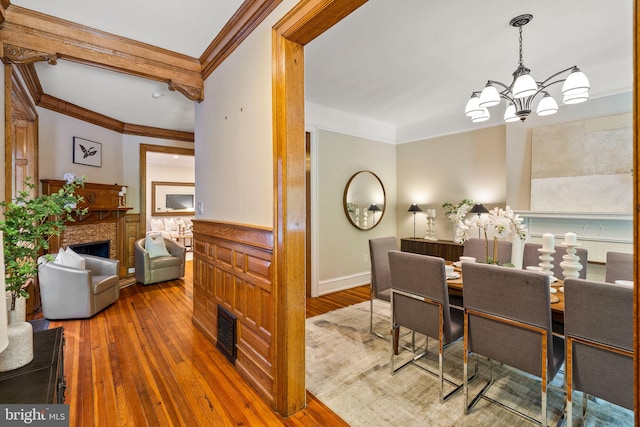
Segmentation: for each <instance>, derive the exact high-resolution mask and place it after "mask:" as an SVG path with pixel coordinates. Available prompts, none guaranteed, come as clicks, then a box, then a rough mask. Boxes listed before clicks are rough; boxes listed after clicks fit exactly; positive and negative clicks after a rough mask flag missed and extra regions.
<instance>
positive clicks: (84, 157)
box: [73, 136, 102, 168]
mask: <svg viewBox="0 0 640 427" xmlns="http://www.w3.org/2000/svg"><path fill="white" fill-rule="evenodd" d="M73 163H77V164H79V165H87V166H93V167H97V168H101V167H102V143H100V142H95V141H90V140H88V139H84V138H80V137H77V136H74V137H73Z"/></svg>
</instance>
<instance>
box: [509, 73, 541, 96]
mask: <svg viewBox="0 0 640 427" xmlns="http://www.w3.org/2000/svg"><path fill="white" fill-rule="evenodd" d="M537 91H538V84H537V83H536V81H535V80H533V77H531V75H530V74H529V73H527V74H521V75H520V76H518V78H517V79H516V81H515V83H514V84H513V97H514V98H526V97H527V96H531V95H533V94H535V93H536V92H537Z"/></svg>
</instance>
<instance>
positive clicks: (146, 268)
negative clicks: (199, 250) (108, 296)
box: [133, 239, 187, 285]
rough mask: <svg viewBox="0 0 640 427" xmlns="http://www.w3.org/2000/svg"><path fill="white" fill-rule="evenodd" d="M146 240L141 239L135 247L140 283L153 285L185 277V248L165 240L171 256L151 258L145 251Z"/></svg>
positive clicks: (137, 277) (137, 276)
mask: <svg viewBox="0 0 640 427" xmlns="http://www.w3.org/2000/svg"><path fill="white" fill-rule="evenodd" d="M145 240H146V239H140V240H138V241H136V242H135V243H134V245H133V249H134V256H135V263H136V280H137V281H138V282H140V283H142V284H143V285H151V284H153V283H159V282H166V281H167V280H173V279H179V278H181V277H184V268H185V262H186V252H187V250H186V248H185V247H184V246H182V245H181V244H180V243H178V242H176V241H174V240H170V239H164V243H165V246H166V247H167V251H169V254H170V256H160V257H155V258H151V257H150V256H149V252H147V251H146V249H145Z"/></svg>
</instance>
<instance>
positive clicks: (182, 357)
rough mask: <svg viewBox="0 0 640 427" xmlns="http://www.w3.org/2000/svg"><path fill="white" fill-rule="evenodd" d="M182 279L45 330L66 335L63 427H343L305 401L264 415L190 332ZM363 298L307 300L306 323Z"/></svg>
mask: <svg viewBox="0 0 640 427" xmlns="http://www.w3.org/2000/svg"><path fill="white" fill-rule="evenodd" d="M187 271H188V272H187V277H185V279H184V280H174V281H170V282H166V283H161V284H156V285H150V286H142V285H139V284H136V285H133V286H129V287H127V288H124V289H122V290H121V294H120V299H119V300H118V302H117V303H116V304H114V305H113V306H111V307H109V308H107V309H106V310H104V311H103V312H101V313H99V314H98V315H96V316H94V317H93V318H91V319H87V320H71V321H51V323H50V327H57V326H63V327H64V330H65V338H66V346H65V375H66V381H67V392H66V403H68V404H69V405H70V425H71V426H79V427H80V426H81V427H84V426H99V427H102V426H171V425H177V426H233V425H235V426H240V425H242V426H263V425H264V426H266V425H268V426H278V425H281V426H346V425H347V424H346V423H345V422H344V421H343V420H342V419H340V418H339V417H338V416H337V415H336V414H334V413H333V412H332V411H331V410H330V409H329V408H327V407H326V406H324V405H323V404H322V403H321V402H320V401H318V400H317V399H316V398H315V397H314V396H313V395H311V394H310V393H307V407H306V408H305V409H304V410H302V411H299V412H297V413H296V414H294V415H292V416H290V417H288V418H286V419H285V418H283V417H281V416H280V415H279V414H277V413H275V412H274V411H272V410H271V408H270V407H269V406H268V405H267V404H266V403H264V402H263V401H262V400H261V399H260V397H259V396H258V395H257V394H256V393H255V391H254V390H253V389H252V388H251V387H250V386H249V385H248V384H246V383H245V382H244V381H243V380H242V378H241V377H240V375H239V374H238V373H237V372H236V370H235V369H234V368H233V366H232V365H231V364H230V363H229V362H228V361H227V359H225V358H224V356H223V355H222V354H221V353H220V352H219V351H218V350H217V349H216V348H215V347H214V345H213V344H212V343H211V342H210V341H208V340H207V339H206V338H205V337H204V335H203V334H202V333H200V331H199V330H198V329H196V328H195V327H194V325H193V324H192V323H191V314H192V310H193V288H192V275H191V272H192V268H191V263H188V266H187ZM368 298H369V287H368V286H361V287H359V288H355V289H352V290H348V291H344V292H339V293H335V294H331V295H327V296H323V297H320V298H313V299H309V298H308V299H307V316H308V317H309V316H314V315H317V314H321V313H325V312H327V311H331V310H335V309H336V308H340V307H344V306H347V305H351V304H355V303H358V302H361V301H366V300H367V299H368Z"/></svg>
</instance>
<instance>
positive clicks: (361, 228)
mask: <svg viewBox="0 0 640 427" xmlns="http://www.w3.org/2000/svg"><path fill="white" fill-rule="evenodd" d="M360 174H371V175H372V176H373V177H374V178H375V179H376V180H377V181H378V183H379V184H380V188H381V189H382V197H383V199H384V205H383V206H382V210H381V213H380V218H378V221H376V223H375V224H373V225H372V226H371V227H367V228H364V227H361V226H359V225H357V224H356V223H355V222H354V221H353V218H351V215H350V214H349V209H348V208H347V193H348V192H349V187H350V186H351V182H352V181H353V180H354V179H355V178H356V177H357V176H358V175H360ZM342 208H343V210H344V214H345V216H346V217H347V219H348V220H349V223H350V224H351V225H353V226H354V227H355V228H357V229H358V230H362V231H367V230H372V229H374V228H376V227H377V226H378V224H380V222H381V221H382V218H383V217H384V213H385V212H386V210H387V193H386V190H385V189H384V184H383V183H382V180H381V179H380V177H378V175H376V174H375V173H373V172H371V171H370V170H361V171H358V172H356V173H354V174H353V175H351V178H349V181H347V185H345V187H344V193H343V195H342Z"/></svg>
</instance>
